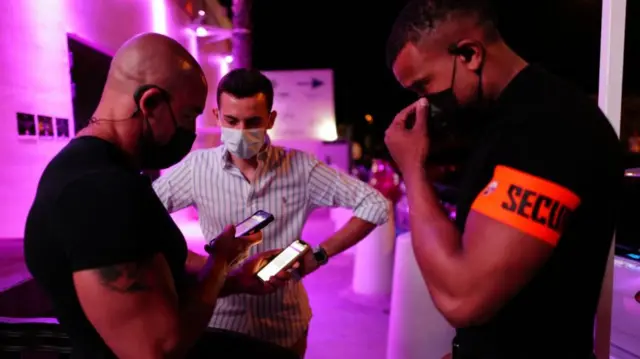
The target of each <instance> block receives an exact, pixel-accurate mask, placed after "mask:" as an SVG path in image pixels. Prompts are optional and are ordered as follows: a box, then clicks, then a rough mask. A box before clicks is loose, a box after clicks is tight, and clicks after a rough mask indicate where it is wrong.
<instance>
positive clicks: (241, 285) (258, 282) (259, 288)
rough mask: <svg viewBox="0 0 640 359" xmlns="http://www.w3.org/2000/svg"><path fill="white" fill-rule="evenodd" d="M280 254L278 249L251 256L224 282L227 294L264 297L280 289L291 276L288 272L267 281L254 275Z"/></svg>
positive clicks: (282, 272)
mask: <svg viewBox="0 0 640 359" xmlns="http://www.w3.org/2000/svg"><path fill="white" fill-rule="evenodd" d="M280 252H281V250H280V249H275V250H271V251H266V252H262V253H258V254H255V255H253V256H252V257H251V258H249V259H247V260H246V261H244V262H243V263H242V265H241V266H240V267H239V268H236V269H235V270H233V271H232V272H231V273H229V275H228V276H227V280H226V282H225V288H226V292H227V293H228V294H240V293H244V294H251V295H265V294H269V293H273V292H275V291H276V290H278V289H279V288H282V287H283V286H284V285H285V284H286V283H287V282H288V281H289V280H290V279H291V278H292V277H293V276H292V273H290V272H289V271H286V270H285V271H281V272H279V273H277V274H275V275H274V276H272V277H271V278H269V280H268V281H266V282H265V281H263V280H262V279H260V278H258V277H257V276H256V273H257V272H258V271H259V270H260V269H261V268H262V267H264V266H265V265H266V264H267V263H269V261H271V260H272V259H273V258H274V257H275V256H277V255H278V254H279V253H280Z"/></svg>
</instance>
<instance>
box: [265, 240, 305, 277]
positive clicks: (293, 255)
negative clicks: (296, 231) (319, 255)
mask: <svg viewBox="0 0 640 359" xmlns="http://www.w3.org/2000/svg"><path fill="white" fill-rule="evenodd" d="M310 249H311V247H310V246H309V245H308V244H307V243H305V242H304V241H302V240H299V239H298V240H296V241H294V242H293V243H291V244H290V245H289V246H288V247H287V248H285V249H283V250H282V252H280V253H279V254H278V255H277V256H275V258H273V259H272V260H271V261H269V263H267V265H265V266H264V267H262V269H260V271H258V274H257V275H258V278H260V280H262V281H263V282H267V281H268V280H269V279H271V277H273V276H274V275H276V274H278V273H280V271H282V270H283V269H285V268H287V267H289V266H290V265H292V264H293V263H295V262H296V261H297V260H298V259H300V257H302V256H303V255H304V254H305V253H307V251H308V250H310Z"/></svg>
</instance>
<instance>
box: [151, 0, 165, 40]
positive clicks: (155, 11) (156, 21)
mask: <svg viewBox="0 0 640 359" xmlns="http://www.w3.org/2000/svg"><path fill="white" fill-rule="evenodd" d="M164 2H165V0H151V28H152V29H153V32H156V33H158V34H163V35H167V6H166V4H165V3H164Z"/></svg>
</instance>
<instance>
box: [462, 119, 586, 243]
mask: <svg viewBox="0 0 640 359" xmlns="http://www.w3.org/2000/svg"><path fill="white" fill-rule="evenodd" d="M558 122H562V121H557V122H556V123H558ZM519 123H520V124H523V125H520V126H517V127H516V126H515V125H513V126H514V127H513V128H512V129H511V130H508V131H505V133H504V134H503V135H502V136H501V137H500V139H499V140H498V142H497V143H496V145H495V147H494V152H493V155H492V158H491V162H492V166H493V169H492V170H493V177H492V178H491V180H490V181H489V182H488V183H487V185H486V187H485V188H484V190H483V191H482V192H481V193H480V194H478V196H477V197H476V199H475V201H474V202H473V205H472V207H471V208H472V209H473V210H474V211H476V212H480V213H482V214H484V215H486V216H488V217H490V218H493V219H494V220H497V221H499V222H502V223H504V224H507V225H509V226H512V227H515V228H516V229H518V230H520V231H522V232H524V233H526V234H528V235H531V236H533V237H535V238H538V239H540V240H543V241H545V242H548V243H549V244H551V245H556V244H557V242H558V240H559V239H560V237H561V236H562V233H563V230H564V228H565V227H566V223H567V221H568V220H570V218H571V217H572V213H573V212H574V211H575V210H576V209H577V208H578V207H579V206H580V203H581V202H582V198H581V196H582V193H584V191H583V189H584V188H585V178H586V176H585V170H588V169H587V168H585V167H584V165H585V162H584V158H583V157H584V156H585V155H584V154H582V153H581V152H580V151H579V150H578V146H576V145H577V143H576V142H577V141H576V140H575V139H574V138H573V136H572V134H571V133H570V132H571V131H567V130H565V129H562V128H551V127H549V126H546V125H545V124H549V123H553V121H548V119H547V120H546V121H544V123H545V124H542V123H540V122H539V121H538V122H536V121H534V120H529V121H519ZM580 168H582V170H580Z"/></svg>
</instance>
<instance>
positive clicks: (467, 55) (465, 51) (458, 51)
mask: <svg viewBox="0 0 640 359" xmlns="http://www.w3.org/2000/svg"><path fill="white" fill-rule="evenodd" d="M449 53H450V54H451V55H455V56H462V58H463V59H464V60H465V61H471V58H472V57H473V55H474V54H475V53H476V52H475V50H473V49H472V48H470V47H466V46H463V47H458V45H451V46H449Z"/></svg>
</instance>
